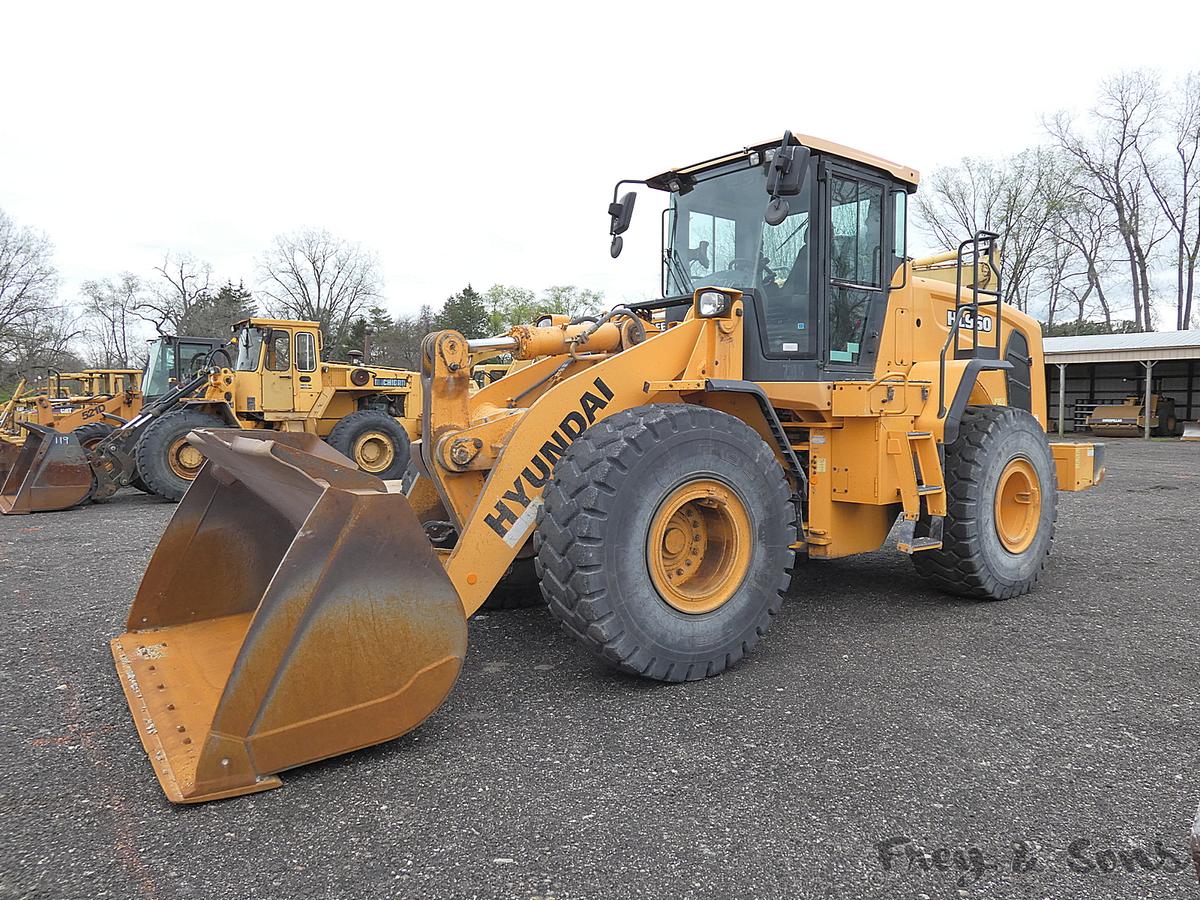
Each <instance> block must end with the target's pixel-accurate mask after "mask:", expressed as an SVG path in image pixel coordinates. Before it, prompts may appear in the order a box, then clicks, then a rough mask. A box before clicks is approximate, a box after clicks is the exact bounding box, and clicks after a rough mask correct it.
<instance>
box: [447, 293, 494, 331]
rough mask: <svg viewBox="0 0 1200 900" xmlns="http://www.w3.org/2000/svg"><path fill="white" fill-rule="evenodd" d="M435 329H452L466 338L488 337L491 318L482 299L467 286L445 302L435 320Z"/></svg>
mask: <svg viewBox="0 0 1200 900" xmlns="http://www.w3.org/2000/svg"><path fill="white" fill-rule="evenodd" d="M435 327H436V328H437V329H446V328H453V329H454V330H455V331H459V332H461V333H462V334H463V336H464V337H467V338H480V337H488V336H489V334H490V329H491V317H490V316H489V315H488V308H487V306H486V304H484V302H483V297H481V296H480V295H479V292H478V291H476V290H475V289H474V288H472V287H471V286H470V285H469V284H468V285H467V286H466V287H465V288H463V289H462V290H461V291H459V292H458V293H457V294H455V295H454V296H453V297H450V298H448V299H447V300H446V302H445V304H444V305H443V306H442V311H441V312H440V313H438V315H437V318H436V320H435Z"/></svg>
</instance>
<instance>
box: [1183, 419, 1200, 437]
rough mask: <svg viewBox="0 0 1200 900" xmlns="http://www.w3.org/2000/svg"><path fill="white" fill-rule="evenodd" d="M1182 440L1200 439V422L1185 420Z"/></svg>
mask: <svg viewBox="0 0 1200 900" xmlns="http://www.w3.org/2000/svg"><path fill="white" fill-rule="evenodd" d="M1182 440H1185V441H1200V422H1184V423H1183V437H1182Z"/></svg>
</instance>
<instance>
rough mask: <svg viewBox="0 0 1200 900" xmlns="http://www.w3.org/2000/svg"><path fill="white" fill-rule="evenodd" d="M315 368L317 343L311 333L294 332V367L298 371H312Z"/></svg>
mask: <svg viewBox="0 0 1200 900" xmlns="http://www.w3.org/2000/svg"><path fill="white" fill-rule="evenodd" d="M316 368H317V344H316V341H315V340H314V339H313V336H312V333H311V332H308V331H298V332H296V369H297V371H300V372H312V371H314V370H315V369H316Z"/></svg>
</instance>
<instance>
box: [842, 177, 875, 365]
mask: <svg viewBox="0 0 1200 900" xmlns="http://www.w3.org/2000/svg"><path fill="white" fill-rule="evenodd" d="M829 220H830V222H829V225H830V229H829V232H830V247H829V254H830V258H829V262H830V265H829V272H830V282H831V284H830V295H829V300H830V302H829V361H830V362H840V363H851V364H853V363H856V362H858V358H859V355H860V354H861V353H862V350H863V339H864V336H865V333H866V328H867V320H868V318H869V314H870V311H871V304H872V303H875V302H880V301H882V299H883V274H882V273H883V187H882V186H881V185H878V184H874V183H872V182H869V181H862V180H859V179H857V178H852V177H848V176H844V175H836V176H834V177H833V178H832V179H831V184H830V209H829Z"/></svg>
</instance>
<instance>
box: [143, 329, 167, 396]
mask: <svg viewBox="0 0 1200 900" xmlns="http://www.w3.org/2000/svg"><path fill="white" fill-rule="evenodd" d="M149 350H150V356H149V358H148V359H147V360H146V373H145V374H144V375H143V376H142V393H144V394H145V395H146V396H147V397H153V396H156V395H158V394H165V393H166V392H167V390H168V389H169V388H170V386H171V381H170V379H171V369H172V368H174V365H173V364H174V362H175V360H174V359H172V356H173V355H174V354H172V353H171V346H170V345H169V344H168V343H167V342H166V341H164V340H162V338H157V339H155V340H153V341H151V342H150V347H149Z"/></svg>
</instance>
